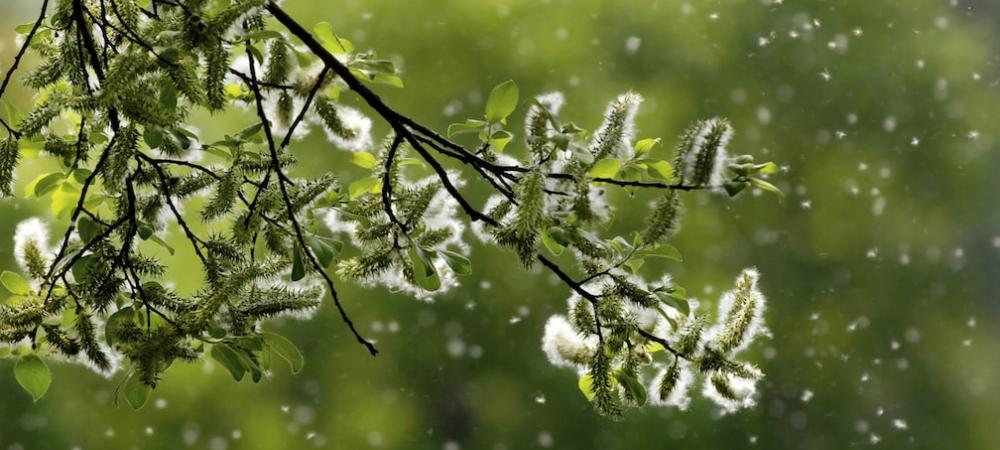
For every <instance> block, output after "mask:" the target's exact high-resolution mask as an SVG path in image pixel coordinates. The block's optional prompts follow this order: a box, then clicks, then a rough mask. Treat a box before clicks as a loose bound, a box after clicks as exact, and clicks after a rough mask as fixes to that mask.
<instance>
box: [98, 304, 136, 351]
mask: <svg viewBox="0 0 1000 450" xmlns="http://www.w3.org/2000/svg"><path fill="white" fill-rule="evenodd" d="M133 321H135V310H134V309H132V307H131V306H126V307H124V308H122V309H119V310H118V311H115V313H114V314H112V315H111V316H110V317H108V321H107V322H106V323H105V324H104V340H105V341H107V343H108V345H110V346H112V347H113V346H114V345H115V342H117V341H118V330H120V329H121V328H122V326H123V325H125V324H127V323H129V322H133Z"/></svg>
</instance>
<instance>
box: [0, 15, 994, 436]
mask: <svg viewBox="0 0 1000 450" xmlns="http://www.w3.org/2000/svg"><path fill="white" fill-rule="evenodd" d="M39 3H40V2H37V1H27V0H19V1H4V2H3V3H2V4H0V13H2V14H0V28H2V29H5V30H8V32H6V33H0V35H3V36H5V38H4V39H2V40H0V57H2V59H0V61H2V63H0V64H2V66H0V67H2V68H3V69H6V68H7V65H8V64H9V61H10V60H11V58H12V56H13V53H14V51H15V50H16V49H15V48H14V43H13V36H14V32H13V27H14V26H15V25H17V24H20V23H24V22H27V21H29V20H33V18H34V17H35V15H36V14H37V11H36V8H37V6H38V4H39ZM284 5H285V7H286V9H287V10H288V11H289V12H290V13H291V14H292V15H293V16H294V17H296V18H298V19H299V20H300V21H302V22H303V23H305V24H306V25H307V27H308V26H311V24H312V23H314V22H318V21H321V20H327V21H329V22H331V23H332V24H333V25H334V27H335V28H336V29H337V30H338V31H339V32H340V33H341V34H343V35H344V36H346V37H348V38H350V39H351V40H353V41H354V42H355V44H357V45H358V46H359V47H361V48H372V49H375V50H377V51H378V52H379V53H380V54H382V55H386V56H390V57H391V58H393V59H394V60H396V62H397V63H398V64H399V65H400V66H401V67H402V69H403V71H404V79H405V81H406V83H407V87H406V89H403V90H394V89H392V88H386V89H380V92H381V93H383V95H384V96H385V98H386V100H388V101H389V102H390V103H391V104H393V105H396V106H398V108H399V109H400V110H401V111H403V112H405V113H409V114H410V115H412V116H414V117H415V118H417V119H418V120H421V121H423V122H425V123H427V124H429V125H433V126H434V127H435V128H437V129H444V128H445V127H446V126H447V124H448V123H450V122H455V121H460V120H461V119H464V117H466V116H475V115H478V114H480V111H481V110H482V101H483V100H482V99H483V98H484V94H485V93H487V92H488V89H489V88H490V87H492V86H493V85H495V84H496V83H498V82H500V81H503V80H506V79H514V80H516V81H517V82H518V84H519V85H520V86H521V92H522V95H525V94H529V93H543V92H547V91H549V90H556V89H558V90H562V91H564V92H565V94H566V96H567V100H568V103H567V105H566V107H565V108H564V110H563V111H564V114H563V116H564V117H568V118H571V119H573V120H575V121H576V122H577V123H579V124H580V125H581V126H584V127H586V128H590V129H593V128H594V127H596V126H597V124H598V122H599V119H600V114H601V113H602V112H603V109H604V105H605V103H606V102H607V101H608V100H610V99H611V98H613V97H614V96H615V95H617V94H618V93H621V92H623V91H625V90H627V89H635V90H637V91H638V92H640V93H641V94H643V95H644V96H645V97H646V102H645V103H644V104H643V105H642V109H641V111H640V114H639V118H638V122H639V127H640V133H639V135H640V137H657V136H660V137H663V138H665V141H666V142H668V147H669V146H671V145H672V143H673V141H674V136H676V135H677V134H678V133H679V132H680V131H681V130H682V128H683V127H685V126H686V124H687V123H688V122H689V121H691V120H693V119H696V118H707V117H712V116H726V117H729V118H730V119H731V120H732V122H733V123H734V125H735V126H736V129H737V135H736V138H735V140H734V142H733V144H732V150H733V151H734V152H741V153H755V154H757V155H759V156H760V157H762V158H766V159H773V160H775V161H778V162H779V163H781V164H783V165H786V166H787V168H788V170H787V172H786V173H782V174H780V175H779V176H778V177H776V178H775V182H776V184H778V185H779V186H780V187H781V188H782V189H783V190H784V191H785V192H786V194H787V198H786V200H785V201H784V202H782V203H779V202H777V201H776V200H775V199H774V197H772V196H764V195H746V194H744V196H743V197H742V198H740V199H738V200H737V201H730V200H728V199H726V198H724V197H722V196H718V195H706V194H689V195H687V196H686V197H685V201H686V204H687V206H688V211H689V214H688V215H687V217H686V219H685V223H684V229H683V231H682V233H681V234H680V235H679V237H678V238H677V240H676V245H677V246H678V247H679V248H680V249H681V251H682V252H683V253H684V254H685V256H686V262H685V264H684V266H683V267H681V266H679V265H677V264H668V263H661V265H659V266H656V267H653V268H650V269H649V270H650V271H651V272H656V271H661V272H662V271H668V272H670V273H672V274H673V275H674V277H675V279H676V280H677V281H678V282H680V283H681V284H683V285H685V286H687V287H688V290H689V292H692V293H694V294H695V295H696V296H697V297H700V298H702V299H704V300H707V301H709V302H712V303H714V302H715V300H716V298H717V296H718V294H719V293H720V292H721V291H722V290H724V289H727V288H728V286H729V285H730V283H731V282H732V278H733V277H734V275H735V274H736V273H737V272H738V270H739V269H741V268H743V267H746V266H751V265H755V266H757V267H758V268H759V269H760V270H761V272H762V273H763V277H764V278H763V280H762V283H763V289H764V291H765V293H767V294H768V295H769V300H770V309H769V311H768V312H767V319H768V322H769V324H770V326H771V329H772V331H773V338H772V339H767V340H764V341H762V342H761V343H759V344H757V345H756V346H755V347H754V348H753V349H752V350H751V352H752V353H753V355H752V358H753V359H754V360H757V361H759V362H760V363H761V365H762V366H763V368H764V370H765V372H766V373H767V378H766V380H765V381H764V382H763V385H762V392H761V395H760V401H759V406H758V407H757V408H756V409H753V410H749V411H744V412H741V413H738V414H734V415H729V416H723V417H720V416H719V415H717V414H715V413H714V408H713V407H712V406H711V404H710V403H709V402H708V401H706V400H704V399H703V398H701V396H700V393H695V395H694V397H695V400H694V402H693V404H692V407H691V408H690V410H689V411H687V412H679V411H675V410H671V409H655V408H645V409H641V410H635V411H632V412H630V413H629V414H628V415H627V417H626V419H625V420H624V421H622V422H617V423H613V422H609V421H607V420H605V419H603V418H601V417H599V416H597V415H596V414H595V413H593V412H592V411H591V409H590V407H589V406H588V405H587V403H586V401H585V400H584V398H583V396H582V395H581V394H580V392H579V391H578V390H577V387H576V377H575V375H574V373H572V371H567V370H562V369H556V368H553V367H551V366H550V365H549V364H548V362H547V361H546V360H545V357H544V355H543V353H542V352H541V350H540V348H539V347H540V345H539V340H540V337H541V334H542V325H543V324H544V321H545V319H546V318H547V317H548V316H549V315H550V314H552V313H556V312H562V311H563V310H564V308H565V306H564V305H565V298H566V297H567V295H568V292H567V290H566V288H565V287H564V286H562V285H560V284H558V283H557V282H556V281H555V280H554V279H552V277H551V276H549V275H548V274H547V273H542V272H540V271H537V270H536V271H534V272H524V271H523V270H520V269H519V268H517V267H516V261H515V258H514V257H513V255H512V254H510V253H506V252H501V251H497V250H494V249H484V248H481V247H475V248H474V250H473V261H474V265H475V274H474V275H473V276H472V277H471V278H467V279H465V280H463V281H464V285H463V286H462V287H461V288H459V289H457V290H454V291H452V292H451V293H449V294H448V295H446V296H444V297H442V298H440V299H438V300H437V301H436V302H435V303H433V304H428V303H422V302H420V301H416V300H413V299H411V298H407V297H405V296H402V295H397V294H392V293H389V292H387V291H384V290H379V289H375V290H366V289H361V288H356V287H349V286H347V285H346V284H345V285H344V287H343V289H342V290H343V297H344V298H345V299H346V306H347V308H348V310H349V311H350V312H351V313H352V315H353V317H354V318H355V320H356V321H357V322H359V323H360V324H361V326H362V330H363V331H364V332H365V333H366V334H368V335H369V336H371V337H374V338H377V340H378V344H379V346H380V349H381V350H382V353H381V355H380V356H379V357H377V358H374V359H373V358H371V357H369V356H368V355H367V353H366V352H365V351H364V349H363V348H362V347H360V346H359V345H357V344H356V343H355V342H354V340H353V339H351V338H350V337H349V335H348V334H347V333H346V332H345V329H344V327H343V325H342V324H341V322H340V320H339V318H337V317H336V314H335V311H334V309H333V308H331V307H329V305H327V306H326V307H324V308H323V309H321V310H320V311H319V313H318V314H317V315H316V316H315V317H314V318H313V319H312V320H308V321H299V320H292V319H285V320H282V321H278V322H276V323H272V324H270V325H269V326H270V327H271V328H272V329H276V330H279V331H281V332H283V333H286V334H288V335H289V336H290V337H292V338H293V339H294V340H295V341H296V342H297V343H298V344H299V345H300V346H301V347H302V348H303V350H304V352H305V353H306V357H307V363H306V367H305V369H304V370H303V372H302V373H300V374H298V375H290V374H289V373H288V371H287V370H282V369H281V368H279V369H278V370H276V371H275V373H274V375H273V377H271V379H270V380H267V381H266V382H264V383H262V384H260V385H252V384H249V383H247V382H245V383H243V384H235V383H233V381H232V379H231V378H230V377H229V376H228V374H226V373H224V371H223V370H221V369H220V368H218V367H216V368H214V370H213V368H212V367H211V365H210V364H197V365H187V366H184V365H176V366H174V367H173V368H171V369H170V371H169V372H168V373H167V374H166V377H165V380H164V381H163V383H162V384H161V385H160V387H159V388H158V389H157V390H156V391H155V393H154V400H151V404H149V405H148V406H147V407H146V408H145V409H143V410H141V411H139V412H133V411H131V410H130V409H129V408H128V407H124V406H123V407H119V408H116V407H115V406H114V405H113V404H112V395H113V392H114V389H115V385H116V383H117V380H115V379H112V380H108V379H104V378H102V377H100V376H98V375H95V374H94V373H93V372H90V371H88V370H87V369H84V368H82V367H80V366H73V365H60V366H57V367H56V368H55V381H54V384H53V387H52V389H51V390H50V391H49V393H48V395H47V396H46V397H45V398H44V399H43V400H41V401H40V402H39V403H37V404H33V403H32V402H31V400H30V398H29V396H28V395H26V394H25V393H23V392H21V390H20V389H19V387H18V386H17V384H16V382H15V380H14V377H13V375H12V370H11V366H12V365H13V364H12V362H11V361H10V360H4V361H2V362H0V366H2V367H0V449H9V450H22V449H27V450H35V449H45V450H49V449H66V450H69V449H178V448H199V449H211V450H221V449H306V448H332V449H365V448H394V449H448V450H453V449H497V450H500V449H529V448H546V447H548V448H561V449H578V448H579V449H583V448H601V449H646V448H649V449H652V448H670V447H677V448H685V449H716V448H766V449H844V448H867V447H872V448H894V449H895V448H898V449H902V448H906V449H910V448H927V449H943V448H949V449H996V448H1000V429H998V427H997V426H996V425H997V417H1000V333H998V329H1000V327H998V322H1000V307H998V303H997V302H998V300H1000V208H998V206H997V194H1000V181H998V180H1000V177H998V175H997V172H998V170H1000V156H998V153H997V147H998V145H1000V135H998V130H1000V127H998V115H1000V92H998V84H1000V7H998V3H996V2H995V0H980V1H970V0H907V1H862V0H843V1H834V0H798V1H791V0H790V1H787V2H784V3H782V2H780V1H777V0H770V1H767V0H712V1H707V0H705V1H701V0H690V1H687V2H685V1H683V0H643V1H638V0H622V1H599V0H533V1H522V0H496V1H480V0H464V1H461V0H420V1H411V2H400V1H387V0H339V1H327V0H322V1H319V0H315V1H306V0H287V1H285V2H284ZM29 63H30V61H29ZM30 96H31V93H30V92H25V91H23V90H18V88H17V87H16V86H15V88H14V90H13V91H12V92H11V93H10V98H11V99H12V101H13V102H14V103H17V104H19V105H21V106H25V105H27V102H28V101H29V99H30ZM521 113H523V111H521ZM209 119H210V117H208V116H207V115H206V116H205V117H203V119H201V120H200V123H199V125H200V127H201V129H202V132H203V134H204V135H205V136H215V135H218V134H221V133H223V132H232V131H233V130H238V129H239V128H241V123H240V122H239V121H238V120H237V118H235V117H223V118H217V119H212V120H209ZM515 122H517V120H515ZM384 131H385V126H384V124H379V129H378V132H379V133H382V132H384ZM292 151H293V152H295V153H296V154H298V155H300V156H301V157H303V158H307V160H308V161H310V163H309V164H308V167H303V168H301V174H302V175H315V174H318V173H321V172H323V171H333V172H334V173H335V174H337V175H339V176H341V177H343V178H344V179H350V178H351V177H356V176H358V175H360V173H361V172H360V169H357V168H356V167H353V166H351V165H350V164H348V163H347V160H348V159H347V158H346V157H345V154H344V153H343V152H340V151H335V150H334V149H332V148H330V146H329V144H327V143H326V142H325V140H324V139H323V138H322V136H321V135H320V136H317V135H313V136H311V137H310V138H309V139H307V140H305V141H303V142H301V143H299V144H297V145H295V146H294V148H293V149H292ZM657 151H658V152H661V153H660V155H661V156H662V157H666V156H667V152H666V150H664V149H662V148H661V149H659V150H657ZM34 164H37V163H34ZM41 170H43V168H42V167H31V166H29V167H24V168H22V170H21V172H20V174H21V175H20V180H21V184H22V185H23V183H24V182H26V181H27V180H30V179H31V178H33V176H34V174H35V173H37V172H40V171H41ZM468 190H469V192H470V195H471V196H472V197H474V198H476V199H477V203H478V202H480V201H481V199H482V198H485V194H486V191H485V189H484V188H483V187H482V186H473V187H470V188H469V189H468ZM615 197H616V198H617V200H618V201H619V205H621V206H620V208H619V210H618V213H617V220H616V222H617V223H616V226H617V227H626V226H628V225H629V222H632V223H634V222H635V221H637V220H639V219H640V216H641V215H642V214H643V212H644V211H645V207H646V203H647V200H648V197H645V196H642V195H640V196H638V197H637V198H636V199H633V200H630V199H628V198H627V197H626V196H624V195H621V193H618V194H615ZM2 208H3V209H2V211H3V215H2V218H0V236H7V237H5V238H3V239H2V240H0V266H2V267H3V268H12V267H14V262H13V256H12V254H11V250H10V249H11V244H12V242H11V239H10V238H9V236H11V235H12V232H13V228H14V226H15V224H16V223H17V222H18V221H20V220H21V219H23V218H25V217H28V216H31V215H43V216H44V215H47V214H48V212H47V206H46V205H45V204H44V203H42V202H37V201H28V200H24V199H16V200H6V201H5V202H4V203H3V205H2ZM192 261H193V258H192V257H191V255H188V254H184V253H183V252H179V253H178V256H177V257H176V258H175V259H174V264H177V265H181V266H183V265H184V264H186V263H191V262H192ZM171 276H172V278H173V279H174V280H175V281H176V282H177V283H178V284H179V285H181V286H184V285H187V286H193V285H194V284H195V283H197V279H196V275H195V273H194V272H187V271H184V270H181V269H177V270H174V271H173V273H172V274H171Z"/></svg>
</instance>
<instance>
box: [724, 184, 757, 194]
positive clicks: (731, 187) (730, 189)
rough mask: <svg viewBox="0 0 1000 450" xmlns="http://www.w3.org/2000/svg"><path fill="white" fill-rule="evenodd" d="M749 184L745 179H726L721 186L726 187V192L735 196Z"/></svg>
mask: <svg viewBox="0 0 1000 450" xmlns="http://www.w3.org/2000/svg"><path fill="white" fill-rule="evenodd" d="M749 186H750V183H748V182H746V181H727V182H725V183H722V187H723V188H725V189H726V193H727V194H729V196H730V197H735V196H736V195H737V194H739V193H740V192H743V190H744V189H746V188H747V187H749Z"/></svg>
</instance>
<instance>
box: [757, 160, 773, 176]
mask: <svg viewBox="0 0 1000 450" xmlns="http://www.w3.org/2000/svg"><path fill="white" fill-rule="evenodd" d="M756 169H757V172H758V173H762V174H764V175H771V174H774V173H778V165H777V164H775V163H773V162H766V163H764V164H758V165H757V166H756Z"/></svg>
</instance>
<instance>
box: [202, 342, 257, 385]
mask: <svg viewBox="0 0 1000 450" xmlns="http://www.w3.org/2000/svg"><path fill="white" fill-rule="evenodd" d="M211 355H212V359H214V360H216V361H218V362H219V364H222V367H225V368H226V370H228V371H229V373H230V374H231V375H232V376H233V379H234V380H236V381H241V380H243V376H244V375H246V373H247V369H248V368H247V366H246V365H245V364H244V363H243V358H240V355H239V353H237V351H236V349H234V348H233V347H232V346H230V345H229V344H215V345H213V346H212V352H211Z"/></svg>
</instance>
